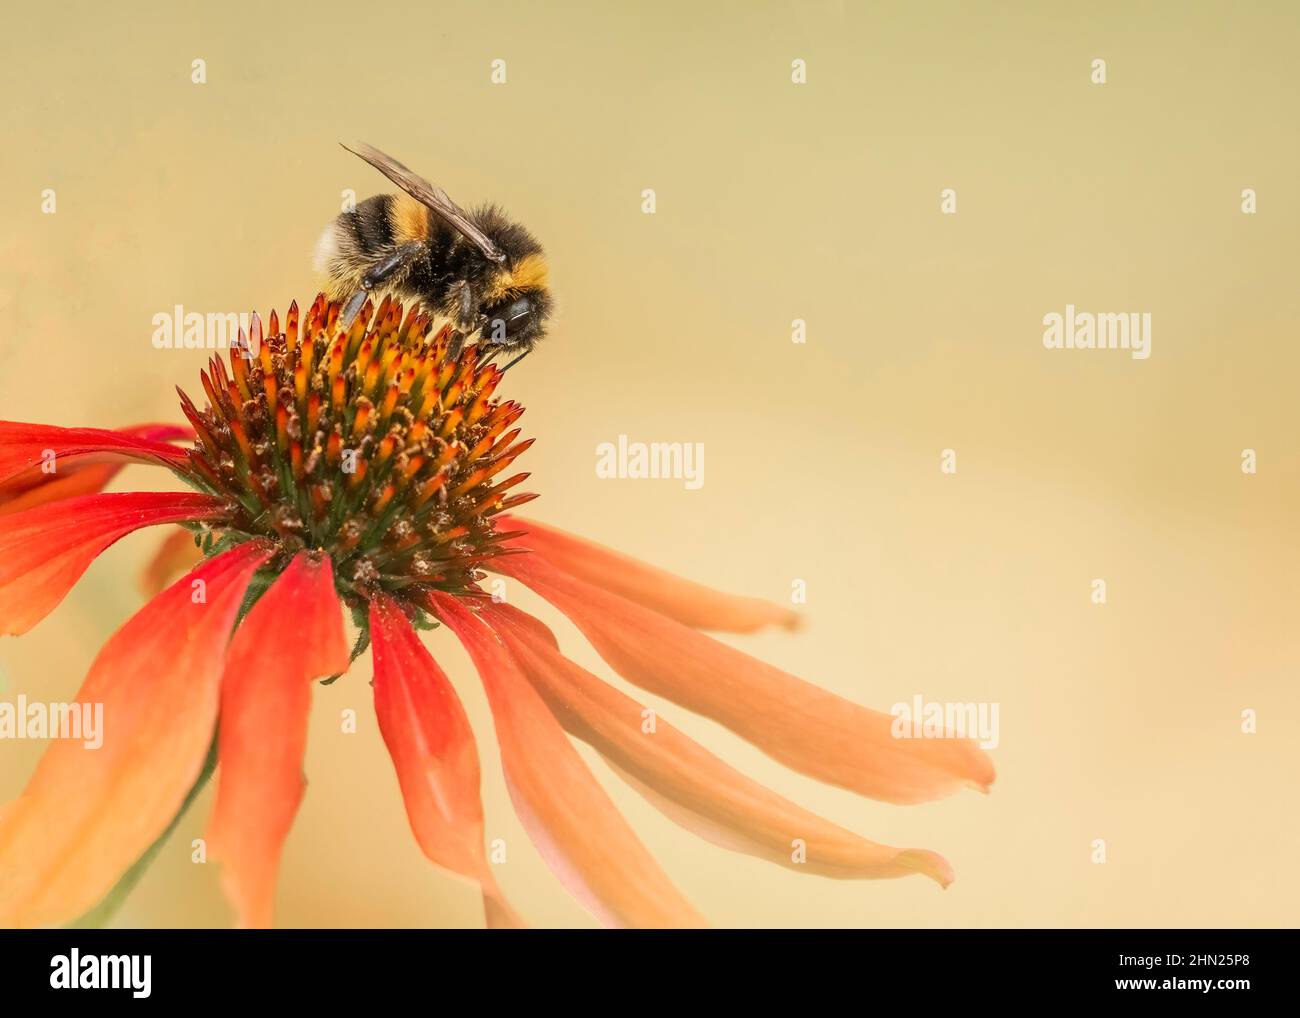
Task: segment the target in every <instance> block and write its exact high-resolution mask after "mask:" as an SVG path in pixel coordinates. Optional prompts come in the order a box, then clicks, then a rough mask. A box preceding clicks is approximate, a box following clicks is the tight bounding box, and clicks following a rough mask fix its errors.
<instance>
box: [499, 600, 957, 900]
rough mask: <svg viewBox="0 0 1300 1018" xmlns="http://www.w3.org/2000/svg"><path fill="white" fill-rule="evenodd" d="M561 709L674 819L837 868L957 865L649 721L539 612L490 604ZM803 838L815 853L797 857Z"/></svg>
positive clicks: (562, 718)
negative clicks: (868, 831) (826, 815)
mask: <svg viewBox="0 0 1300 1018" xmlns="http://www.w3.org/2000/svg"><path fill="white" fill-rule="evenodd" d="M483 617H484V619H485V620H486V621H487V622H488V623H489V625H491V626H492V628H493V629H494V630H495V631H496V632H497V634H498V635H499V636H500V637H501V638H502V640H503V641H504V642H505V644H506V647H507V648H508V649H509V651H510V653H511V654H512V655H513V656H514V658H515V661H516V662H518V664H519V666H520V668H521V669H522V670H523V672H524V675H525V676H527V678H528V680H529V681H530V682H531V683H532V684H533V686H534V687H535V688H536V689H537V691H538V692H539V693H540V694H541V695H542V698H543V699H544V700H545V701H546V703H547V705H548V706H549V707H550V708H551V711H552V712H553V713H554V714H555V717H556V719H557V720H558V721H559V722H560V723H561V724H562V725H564V727H565V728H566V729H567V730H568V731H569V732H570V733H571V734H573V735H575V736H576V737H578V738H579V739H582V740H583V741H584V742H586V743H588V744H589V745H591V746H592V747H594V748H595V749H596V750H598V751H599V752H600V753H601V755H602V756H604V757H605V759H606V760H608V761H609V762H610V764H611V765H612V766H613V767H614V769H615V770H616V771H617V772H618V773H619V774H621V775H622V776H623V777H624V778H625V779H627V780H628V782H629V783H630V784H631V785H632V786H633V787H634V788H636V789H637V790H638V791H639V792H641V793H642V794H643V795H645V796H646V797H647V798H648V799H649V800H650V801H651V802H652V803H653V804H654V805H656V806H657V807H659V808H660V809H661V810H663V812H664V813H666V814H667V815H668V816H669V817H671V818H672V819H673V820H676V821H677V822H678V823H680V824H681V825H682V826H684V827H686V828H687V829H688V830H692V831H695V832H696V833H698V834H701V835H703V836H704V837H706V838H708V839H709V840H711V841H714V842H715V843H718V844H722V845H724V846H725V847H728V848H733V849H736V850H737V851H741V852H748V853H749V854H751V855H756V856H758V857H760V858H762V859H767V860H769V861H770V862H774V863H777V864H779V865H782V866H788V867H789V868H791V869H794V870H801V871H803V872H807V873H820V874H822V875H823V876H829V877H867V878H877V877H903V876H907V875H909V874H912V873H924V874H926V875H927V876H929V877H931V878H933V879H934V880H936V881H938V882H939V883H940V884H942V885H943V886H945V887H946V886H947V885H948V884H949V883H951V882H952V867H951V866H949V865H948V862H947V860H945V859H944V858H943V856H941V855H938V854H936V853H934V852H929V851H926V850H923V849H899V848H889V847H887V846H884V845H878V844H876V843H875V842H872V841H868V840H867V839H866V838H862V837H859V836H858V835H856V834H854V833H853V832H851V831H847V830H845V829H844V828H843V827H838V826H836V825H835V824H833V823H831V822H830V821H828V820H823V819H822V818H821V817H819V816H817V815H816V814H815V813H810V812H809V811H808V810H805V809H802V808H800V807H799V806H797V805H795V804H794V803H792V802H790V801H789V800H788V799H784V798H782V797H781V796H779V795H777V794H776V793H775V792H772V791H769V790H768V789H766V788H764V787H763V786H762V785H760V784H758V782H756V781H751V780H750V779H749V778H747V777H745V776H744V775H743V774H741V773H740V772H739V771H737V770H736V769H735V768H733V767H730V766H729V765H727V764H726V763H724V762H723V761H722V760H719V759H718V758H717V757H716V756H714V755H713V754H712V753H710V752H709V751H708V750H706V749H704V748H703V747H702V746H700V745H699V744H698V743H696V742H693V741H692V740H691V739H689V738H687V737H686V736H685V735H683V734H682V733H681V732H679V731H677V730H676V729H675V728H673V727H672V726H671V725H669V724H667V723H666V722H664V721H662V720H659V719H656V721H655V726H654V731H653V732H646V731H644V730H643V728H642V724H643V717H642V711H643V707H642V705H641V704H639V703H637V702H636V701H635V700H633V699H632V698H631V697H629V696H625V695H624V694H623V693H621V692H619V691H618V690H617V689H615V688H614V687H612V686H610V685H609V684H608V683H605V682H601V681H600V679H598V678H596V676H594V675H592V674H591V673H590V672H588V671H586V670H585V669H583V668H581V667H579V666H578V665H576V664H574V663H573V662H572V661H569V660H568V659H567V658H565V657H563V656H562V655H561V654H559V653H558V652H557V651H556V650H555V649H554V648H553V647H552V646H551V645H550V644H549V643H548V642H547V641H546V640H545V639H542V638H539V636H538V635H537V633H536V629H535V628H534V627H533V626H530V625H528V624H527V623H528V621H530V620H529V616H527V615H525V614H524V613H523V612H521V611H519V610H518V609H516V608H511V607H509V606H507V605H493V606H491V607H489V608H485V609H484V611H483ZM796 840H798V841H801V842H802V843H803V846H804V852H805V858H804V859H803V860H802V861H799V862H796V861H795V860H794V849H795V842H796Z"/></svg>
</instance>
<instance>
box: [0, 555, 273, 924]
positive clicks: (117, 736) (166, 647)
mask: <svg viewBox="0 0 1300 1018" xmlns="http://www.w3.org/2000/svg"><path fill="white" fill-rule="evenodd" d="M269 554H270V549H268V548H267V547H266V546H264V545H262V544H260V543H257V542H249V543H247V544H243V545H240V546H239V547H237V548H233V549H231V550H230V551H228V552H225V553H224V554H222V555H220V556H218V557H216V558H214V559H211V560H209V561H208V562H205V563H204V564H203V565H202V566H200V567H199V568H198V569H196V570H194V572H192V573H191V574H190V575H189V576H186V577H185V578H183V579H181V580H180V581H178V582H177V583H176V584H174V585H173V586H172V587H170V588H169V589H168V590H166V591H165V592H164V593H162V594H160V595H159V596H158V597H157V598H155V599H154V600H153V601H151V602H150V603H149V604H147V605H145V607H144V608H142V609H141V610H140V611H139V612H137V613H136V614H135V616H134V617H132V618H131V619H130V621H128V622H127V623H126V624H125V625H124V626H123V627H122V628H121V629H119V630H118V631H117V632H116V633H115V634H114V635H113V636H112V637H111V638H110V639H109V641H108V642H107V643H106V644H105V645H104V647H103V649H102V650H101V651H100V652H99V655H98V656H97V657H96V658H95V662H94V664H93V665H91V668H90V673H89V675H87V677H86V681H85V683H84V684H83V685H82V687H81V692H80V693H79V694H78V696H77V703H78V704H81V705H84V706H83V711H84V710H92V711H93V712H94V714H95V715H96V716H98V717H99V719H100V725H99V726H98V731H99V737H100V738H101V739H102V742H101V744H100V745H99V746H98V748H89V747H88V746H87V745H86V744H85V742H84V741H81V740H71V739H61V740H55V741H52V742H51V743H50V746H49V748H48V749H47V750H46V751H45V755H44V756H43V757H42V758H41V761H40V763H39V764H38V765H37V767H36V772H35V774H34V775H33V776H32V779H31V781H30V782H28V785H27V788H26V790H25V791H24V792H23V795H22V797H21V798H19V799H18V800H17V801H15V802H14V803H11V804H10V805H9V806H8V807H7V808H6V809H5V810H4V811H3V813H0V927H13V926H43V925H50V924H54V923H63V922H67V921H69V920H71V919H73V918H75V917H76V916H79V915H81V914H82V913H84V912H85V911H86V910H87V909H89V908H91V907H92V906H94V905H95V904H96V903H97V902H98V901H99V900H100V899H101V898H102V897H103V896H104V895H105V894H106V893H107V892H108V891H109V890H110V889H111V888H112V887H113V885H114V883H115V882H116V881H117V879H118V878H119V877H120V876H121V875H122V873H123V872H124V871H125V870H126V869H127V868H128V867H130V866H131V865H132V864H133V863H134V862H135V861H136V860H137V859H138V858H139V857H140V855H141V854H142V853H143V852H144V851H145V850H146V849H147V848H148V847H149V846H150V845H151V844H152V843H153V842H154V840H155V839H156V838H157V837H158V836H159V834H161V833H162V831H164V830H165V829H166V828H167V825H168V823H169V822H170V821H171V820H172V818H173V817H174V816H175V815H176V812H177V810H178V809H179V808H180V806H181V804H182V803H183V802H184V800H185V797H186V795H187V794H188V792H189V791H190V789H191V787H192V786H193V784H194V781H195V778H196V777H197V776H198V774H199V772H200V770H201V769H202V768H203V763H204V759H205V758H206V757H207V753H208V747H209V744H210V743H211V741H212V733H213V728H214V726H215V724H216V718H217V703H218V696H219V687H220V680H221V673H222V668H223V666H224V661H225V650H226V644H227V641H228V640H229V638H230V628H231V625H232V624H233V623H234V620H235V614H236V612H237V611H238V609H239V604H240V601H241V599H242V598H243V596H244V591H245V589H246V588H247V586H248V582H249V579H250V578H251V577H252V575H253V573H254V572H255V571H256V569H257V568H258V566H259V565H260V564H261V563H262V562H263V561H265V559H266V558H267V557H268V556H269ZM99 705H102V714H101V713H99V712H100V706H99ZM83 734H84V729H83ZM92 745H93V743H92Z"/></svg>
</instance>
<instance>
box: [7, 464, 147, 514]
mask: <svg viewBox="0 0 1300 1018" xmlns="http://www.w3.org/2000/svg"><path fill="white" fill-rule="evenodd" d="M121 469H122V468H121V466H120V465H119V464H116V463H91V464H87V465H86V466H72V467H68V468H67V469H66V470H65V471H64V472H63V473H61V474H58V475H54V476H53V479H51V478H50V477H49V476H47V475H44V474H41V473H40V471H39V470H38V471H36V472H35V476H33V477H32V478H30V479H29V478H27V475H25V474H24V475H20V476H19V477H16V478H14V480H12V481H10V482H9V483H8V484H7V485H0V516H8V515H11V514H12V513H20V512H24V511H26V510H28V509H33V508H35V507H36V506H38V505H46V504H47V503H49V502H57V501H59V500H60V499H64V498H73V497H75V496H77V495H93V494H95V492H97V491H103V490H104V489H105V488H106V487H107V486H108V482H109V481H111V480H112V479H113V478H114V477H115V476H116V475H117V472H118V471H119V470H121ZM24 482H29V483H24Z"/></svg>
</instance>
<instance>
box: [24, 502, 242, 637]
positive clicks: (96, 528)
mask: <svg viewBox="0 0 1300 1018" xmlns="http://www.w3.org/2000/svg"><path fill="white" fill-rule="evenodd" d="M227 512H228V510H227V507H226V503H225V502H223V501H222V500H221V499H218V498H214V497H212V496H211V495H202V494H198V493H195V492H126V493H123V494H114V495H83V496H80V497H77V498H68V499H63V500H62V501H59V502H54V503H51V504H49V505H44V506H38V507H36V508H33V509H28V510H26V511H25V512H20V513H13V514H11V515H7V516H0V634H3V635H11V634H18V633H25V632H26V631H27V630H28V629H30V628H31V627H32V626H34V625H36V623H37V622H39V621H40V620H41V619H43V618H44V617H45V616H46V615H48V614H49V613H50V612H51V611H53V610H54V608H55V607H56V606H57V605H58V603H59V602H60V601H62V600H63V598H64V597H65V596H66V595H67V593H68V591H69V590H71V589H72V587H73V586H74V585H75V584H76V582H77V580H79V579H80V578H81V574H82V573H84V572H85V571H86V569H87V567H89V565H90V563H91V562H93V561H94V559H95V556H97V555H98V554H99V553H100V552H102V551H103V550H104V549H105V548H107V547H108V546H109V545H110V544H112V543H113V542H114V541H116V540H118V539H119V538H121V537H124V536H125V535H127V534H129V533H131V532H132V531H134V530H139V529H140V528H141V527H149V526H153V525H155V524H158V523H180V522H182V521H199V520H220V519H223V518H224V517H225V516H226V515H227Z"/></svg>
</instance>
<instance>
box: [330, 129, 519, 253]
mask: <svg viewBox="0 0 1300 1018" xmlns="http://www.w3.org/2000/svg"><path fill="white" fill-rule="evenodd" d="M339 144H341V145H342V144H343V143H342V142H340V143H339ZM343 147H344V148H345V149H347V150H348V151H349V152H351V153H352V154H353V155H355V156H360V157H361V158H362V159H364V160H365V161H366V162H368V163H369V164H370V165H371V166H373V167H374V168H375V169H377V170H378V171H379V172H380V173H382V174H383V175H384V176H385V177H387V178H388V179H389V180H391V181H392V182H393V183H394V184H396V185H397V186H398V187H400V188H401V189H402V190H403V191H405V192H406V193H407V194H409V195H410V196H411V197H412V198H414V199H415V200H416V201H418V202H419V203H420V204H421V205H425V206H427V207H428V208H430V209H432V210H433V212H434V214H435V215H437V216H438V218H439V219H441V220H442V221H443V222H445V223H446V224H447V225H448V226H450V227H451V228H452V229H453V230H456V231H458V232H459V233H461V234H463V235H464V237H465V238H466V239H467V240H469V241H470V242H471V243H472V244H474V246H475V247H477V248H478V249H479V250H480V251H482V252H483V254H484V255H486V256H487V257H488V258H490V259H492V261H494V262H503V261H505V260H506V256H505V254H504V253H502V251H501V250H500V248H498V247H497V246H496V244H494V243H492V240H491V238H489V237H488V236H487V234H485V233H484V232H483V231H482V230H480V229H479V228H478V227H477V226H475V225H474V223H473V221H472V220H471V219H470V218H469V216H468V215H466V213H465V210H464V209H462V208H461V207H460V206H459V205H457V204H456V203H455V202H454V201H452V200H451V198H450V197H448V195H447V192H446V191H444V190H443V189H442V188H440V187H439V186H438V185H437V184H431V183H429V182H428V181H427V180H425V179H424V178H423V177H421V176H419V175H418V174H416V173H412V172H411V171H410V170H409V169H407V168H406V167H405V166H403V165H402V164H401V163H399V162H398V161H397V160H396V159H394V158H393V157H392V156H389V155H385V154H384V153H383V152H380V151H379V149H377V148H375V147H374V146H373V145H367V144H365V143H364V142H362V143H361V144H360V145H359V146H358V147H357V148H353V147H352V146H350V145H343Z"/></svg>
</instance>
